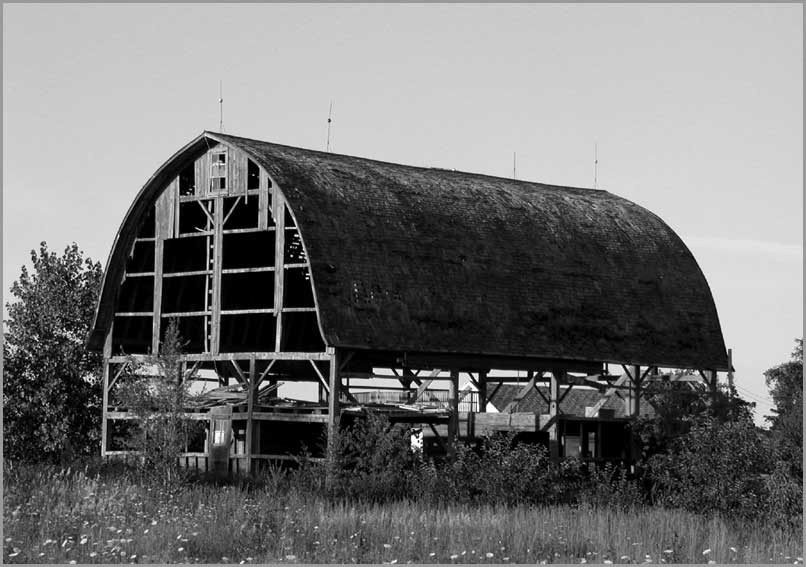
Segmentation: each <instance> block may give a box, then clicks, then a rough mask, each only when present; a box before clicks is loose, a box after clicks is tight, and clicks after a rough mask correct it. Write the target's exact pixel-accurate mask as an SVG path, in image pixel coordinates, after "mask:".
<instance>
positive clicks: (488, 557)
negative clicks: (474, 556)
mask: <svg viewBox="0 0 806 567" xmlns="http://www.w3.org/2000/svg"><path fill="white" fill-rule="evenodd" d="M484 557H486V558H487V559H492V557H493V553H492V552H491V551H488V552H487V553H485V554H484Z"/></svg>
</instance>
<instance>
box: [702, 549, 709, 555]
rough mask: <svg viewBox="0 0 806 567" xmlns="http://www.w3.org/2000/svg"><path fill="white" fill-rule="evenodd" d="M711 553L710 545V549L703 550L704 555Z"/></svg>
mask: <svg viewBox="0 0 806 567" xmlns="http://www.w3.org/2000/svg"><path fill="white" fill-rule="evenodd" d="M709 553H711V548H710V547H709V548H708V549H703V550H702V554H703V555H708V554H709Z"/></svg>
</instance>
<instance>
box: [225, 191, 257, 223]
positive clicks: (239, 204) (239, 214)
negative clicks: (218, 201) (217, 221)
mask: <svg viewBox="0 0 806 567" xmlns="http://www.w3.org/2000/svg"><path fill="white" fill-rule="evenodd" d="M259 215H260V201H259V199H258V196H257V195H252V196H251V197H249V196H247V197H225V198H224V218H225V219H226V220H225V222H224V230H233V229H239V228H258V220H259Z"/></svg>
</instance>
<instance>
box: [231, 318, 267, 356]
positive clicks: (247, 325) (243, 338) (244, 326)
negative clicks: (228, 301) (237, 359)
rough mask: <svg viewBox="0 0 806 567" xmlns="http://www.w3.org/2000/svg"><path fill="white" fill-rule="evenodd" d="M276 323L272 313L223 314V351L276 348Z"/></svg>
mask: <svg viewBox="0 0 806 567" xmlns="http://www.w3.org/2000/svg"><path fill="white" fill-rule="evenodd" d="M275 329H276V324H275V320H274V315H272V314H271V313H255V314H249V315H221V331H220V337H221V344H220V345H219V350H220V351H221V352H253V351H254V352H266V351H271V350H274V340H275Z"/></svg>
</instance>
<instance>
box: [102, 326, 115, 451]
mask: <svg viewBox="0 0 806 567" xmlns="http://www.w3.org/2000/svg"><path fill="white" fill-rule="evenodd" d="M114 324H115V323H114V320H113V322H112V324H110V325H109V330H108V331H107V332H106V339H105V340H104V383H103V414H102V416H101V457H105V456H106V438H107V435H108V434H109V429H108V427H107V423H106V415H107V413H108V412H109V358H110V357H111V356H112V328H113V327H114Z"/></svg>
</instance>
